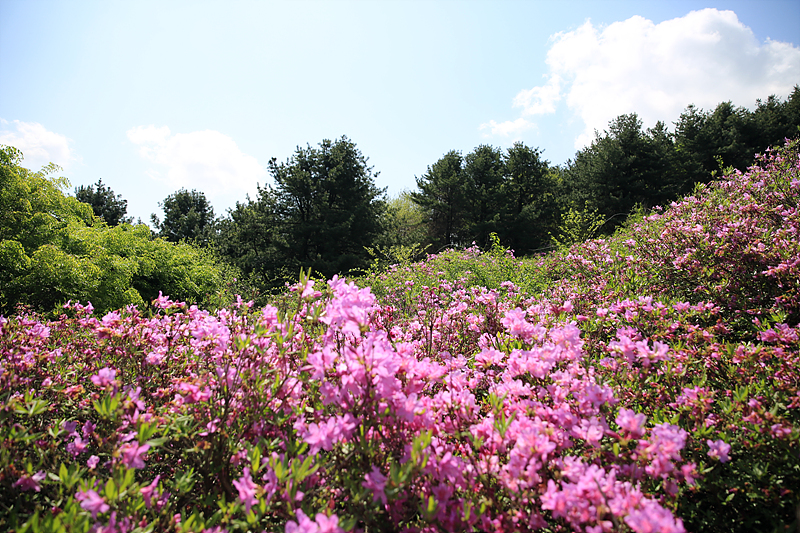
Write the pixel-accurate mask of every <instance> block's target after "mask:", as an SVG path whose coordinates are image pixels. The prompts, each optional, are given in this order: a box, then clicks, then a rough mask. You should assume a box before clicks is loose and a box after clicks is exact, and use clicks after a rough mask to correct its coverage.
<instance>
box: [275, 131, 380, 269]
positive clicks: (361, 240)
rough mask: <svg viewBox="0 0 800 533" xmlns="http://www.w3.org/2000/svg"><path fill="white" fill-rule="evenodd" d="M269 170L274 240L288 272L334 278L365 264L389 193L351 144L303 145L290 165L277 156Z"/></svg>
mask: <svg viewBox="0 0 800 533" xmlns="http://www.w3.org/2000/svg"><path fill="white" fill-rule="evenodd" d="M269 171H270V174H271V175H272V178H273V179H274V180H275V183H276V189H275V203H274V205H275V209H276V216H277V221H278V224H277V227H276V231H277V237H276V238H275V239H273V240H272V242H273V243H274V245H275V246H276V248H277V252H278V253H279V254H280V256H281V257H282V260H283V263H284V265H285V267H286V268H288V269H289V270H291V271H295V272H296V271H297V270H299V269H300V268H305V269H308V268H310V269H312V270H313V271H315V272H319V273H321V274H322V275H323V276H327V277H330V276H333V275H334V274H336V273H344V272H348V271H350V270H352V269H354V268H363V267H364V266H366V264H367V263H368V261H369V256H368V254H367V252H366V250H365V247H366V246H369V245H371V244H372V243H373V241H374V240H375V239H376V238H377V237H378V236H379V235H380V234H381V231H382V228H381V219H382V215H383V211H384V209H385V205H384V201H383V193H384V191H382V190H381V189H378V188H377V187H376V186H375V176H376V174H373V172H372V167H369V166H367V159H366V158H365V157H364V156H363V155H362V154H361V151H360V150H358V148H356V145H355V144H354V143H353V142H352V141H350V140H349V139H348V138H347V137H342V138H341V139H337V140H336V141H330V140H327V139H325V140H323V141H322V142H321V143H320V144H319V147H318V148H312V147H311V146H310V145H309V146H308V147H307V148H300V147H298V148H297V150H296V151H295V154H294V155H293V156H292V157H291V158H290V159H288V160H287V161H286V162H285V163H278V162H277V161H276V160H275V159H274V158H273V159H272V160H271V161H270V163H269Z"/></svg>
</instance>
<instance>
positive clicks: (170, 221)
mask: <svg viewBox="0 0 800 533" xmlns="http://www.w3.org/2000/svg"><path fill="white" fill-rule="evenodd" d="M158 205H160V206H161V207H162V208H163V209H164V220H163V221H162V220H159V218H158V217H157V216H156V215H152V216H151V222H152V223H153V226H154V227H155V228H156V229H157V230H158V234H159V236H161V237H163V238H165V239H166V240H168V241H170V242H181V241H186V242H191V243H195V244H198V245H200V246H206V245H208V244H209V243H210V242H211V240H212V239H213V236H214V229H215V228H214V208H213V207H212V206H211V204H210V203H209V202H208V200H207V199H206V195H205V194H204V193H202V192H201V191H197V190H194V189H192V190H191V191H187V190H186V189H180V190H179V191H177V192H175V193H173V194H170V195H169V196H167V197H166V198H165V199H164V201H163V202H159V204H158Z"/></svg>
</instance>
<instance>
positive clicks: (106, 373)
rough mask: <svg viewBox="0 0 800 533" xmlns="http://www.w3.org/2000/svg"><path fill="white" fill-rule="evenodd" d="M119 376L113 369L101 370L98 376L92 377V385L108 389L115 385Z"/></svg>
mask: <svg viewBox="0 0 800 533" xmlns="http://www.w3.org/2000/svg"><path fill="white" fill-rule="evenodd" d="M116 375H117V371H116V370H114V369H113V368H108V367H105V368H101V369H100V370H99V371H98V372H97V374H95V375H94V376H92V377H91V378H89V379H91V380H92V383H94V384H95V385H96V386H98V387H100V388H101V389H104V388H106V387H107V386H109V385H111V384H113V382H114V377H115V376H116Z"/></svg>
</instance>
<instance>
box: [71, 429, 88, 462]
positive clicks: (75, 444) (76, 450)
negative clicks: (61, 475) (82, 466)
mask: <svg viewBox="0 0 800 533" xmlns="http://www.w3.org/2000/svg"><path fill="white" fill-rule="evenodd" d="M86 444H87V442H86V441H84V440H83V439H82V438H80V437H79V436H77V434H76V436H75V440H74V441H72V442H70V443H68V444H67V451H68V452H69V453H71V454H72V456H73V457H77V456H78V455H80V454H81V453H83V451H84V450H85V449H86Z"/></svg>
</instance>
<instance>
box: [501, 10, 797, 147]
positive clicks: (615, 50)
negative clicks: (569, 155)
mask: <svg viewBox="0 0 800 533" xmlns="http://www.w3.org/2000/svg"><path fill="white" fill-rule="evenodd" d="M551 43H552V45H551V47H550V50H549V51H548V53H547V60H546V63H547V68H548V73H547V74H546V78H547V82H546V83H545V84H544V85H542V86H538V87H533V88H532V89H527V90H523V91H520V92H519V94H517V96H516V97H515V98H514V101H513V104H514V106H515V107H517V106H518V107H522V108H523V111H522V116H525V117H531V116H535V115H541V114H545V113H554V112H555V111H556V103H558V102H559V101H560V100H561V99H562V98H563V99H564V100H565V101H566V104H567V107H568V108H569V109H570V110H571V111H573V112H574V113H575V114H576V115H577V116H578V117H579V118H581V119H582V120H583V122H584V125H585V129H584V131H583V133H582V134H581V135H580V136H579V137H578V139H577V140H576V143H575V147H576V148H581V147H583V146H586V145H587V144H589V143H590V142H591V140H592V139H593V138H594V131H595V130H598V131H603V130H604V129H606V128H607V126H608V123H609V121H611V120H613V119H614V118H616V117H617V116H619V115H621V114H624V113H632V112H635V113H637V114H638V115H639V117H640V118H641V119H642V121H643V122H644V124H645V126H652V125H654V124H655V122H656V121H657V120H662V121H665V122H667V124H670V123H671V122H674V121H676V120H677V119H678V117H679V116H680V113H681V112H682V111H683V110H684V109H685V108H686V106H687V105H689V104H695V105H696V106H698V107H700V108H703V109H706V110H711V109H713V108H714V107H716V105H717V104H719V103H720V102H724V101H728V100H730V101H732V102H733V104H734V105H737V106H745V107H751V108H752V107H753V106H754V104H755V101H756V99H758V98H761V99H765V98H766V97H767V96H770V95H772V94H775V95H778V96H780V97H784V98H785V97H787V96H788V95H789V93H790V92H791V91H792V88H793V87H794V85H795V84H797V83H798V82H800V48H798V47H796V46H794V45H792V44H791V43H782V42H776V41H772V40H767V41H766V42H763V43H761V42H759V41H758V40H757V39H756V37H755V35H754V34H753V32H752V31H751V30H750V28H748V27H747V26H745V25H744V24H742V23H741V22H740V21H739V19H738V17H737V16H736V14H735V13H734V12H733V11H719V10H716V9H703V10H701V11H692V12H690V13H689V14H688V15H686V16H684V17H681V18H676V19H672V20H667V21H664V22H662V23H660V24H655V23H653V22H652V21H650V20H647V19H645V18H643V17H640V16H635V17H631V18H629V19H628V20H625V21H622V22H615V23H613V24H611V25H609V26H605V27H602V26H601V27H596V26H594V25H592V23H591V22H590V21H587V22H586V23H585V24H584V25H583V26H581V27H580V28H578V29H576V30H574V31H569V32H561V33H557V34H555V35H553V36H552V37H551ZM493 133H494V131H493Z"/></svg>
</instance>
